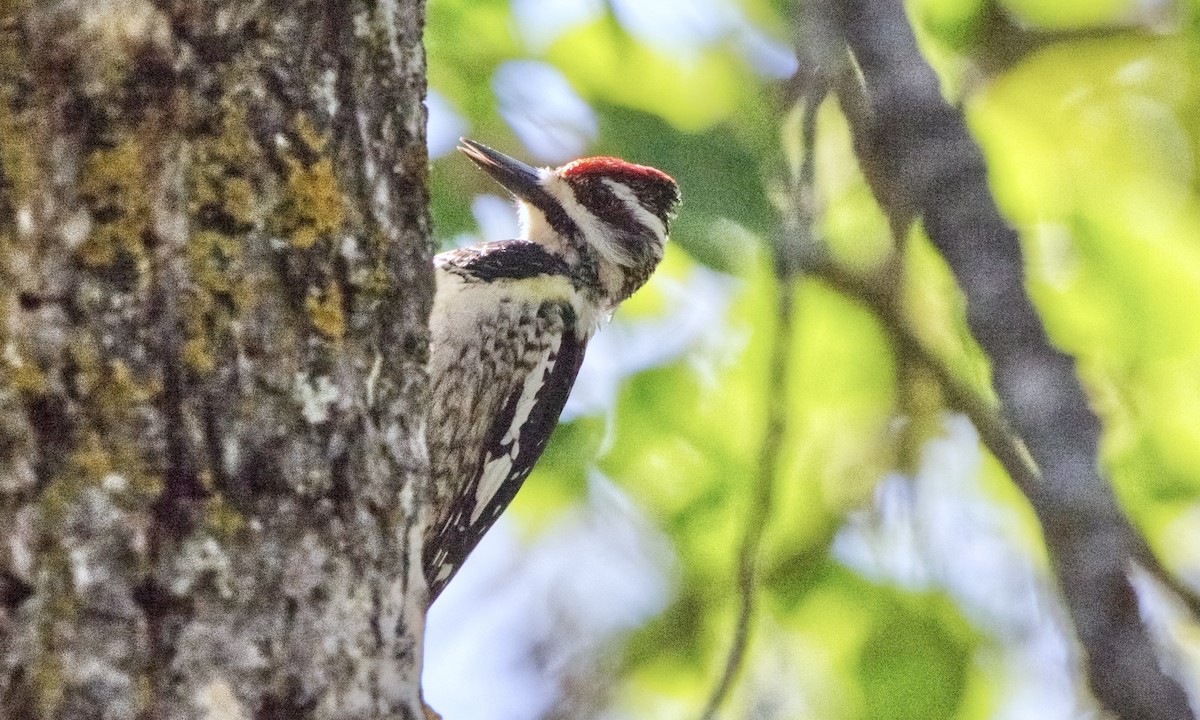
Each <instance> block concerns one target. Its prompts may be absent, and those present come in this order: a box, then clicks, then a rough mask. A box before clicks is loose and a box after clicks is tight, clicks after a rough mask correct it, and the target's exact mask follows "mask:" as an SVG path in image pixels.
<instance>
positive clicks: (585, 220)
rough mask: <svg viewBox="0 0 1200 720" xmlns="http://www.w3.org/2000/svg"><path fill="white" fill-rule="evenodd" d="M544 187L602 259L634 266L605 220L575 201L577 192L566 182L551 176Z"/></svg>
mask: <svg viewBox="0 0 1200 720" xmlns="http://www.w3.org/2000/svg"><path fill="white" fill-rule="evenodd" d="M542 187H544V188H545V189H546V192H548V193H550V194H551V195H553V196H554V199H555V200H558V203H559V204H560V205H561V206H562V208H563V210H564V211H565V212H566V213H567V216H568V217H570V218H571V220H573V221H575V225H576V227H578V228H579V232H581V233H583V240H584V242H586V243H587V244H588V245H590V246H591V247H593V248H595V249H596V252H598V253H600V256H601V257H602V258H604V259H605V260H608V261H609V262H611V263H615V264H617V265H623V266H626V267H628V266H629V265H632V264H633V258H632V257H630V255H629V251H627V250H626V249H625V248H623V247H621V246H620V245H619V244H617V243H615V242H613V241H612V231H611V230H609V228H608V226H607V225H606V224H605V223H604V221H603V220H601V219H600V218H598V217H596V216H595V215H594V214H592V211H591V210H588V209H587V208H586V207H584V206H583V205H581V204H580V203H579V201H578V200H576V199H575V191H574V190H572V189H571V187H570V186H569V185H567V182H566V181H565V180H563V179H561V178H559V177H557V176H555V175H553V174H551V175H550V177H548V178H544V179H543V180H542Z"/></svg>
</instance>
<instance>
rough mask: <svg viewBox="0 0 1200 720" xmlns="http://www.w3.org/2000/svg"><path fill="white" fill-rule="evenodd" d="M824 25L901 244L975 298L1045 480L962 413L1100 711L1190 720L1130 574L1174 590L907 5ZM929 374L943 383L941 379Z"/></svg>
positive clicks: (808, 6)
mask: <svg viewBox="0 0 1200 720" xmlns="http://www.w3.org/2000/svg"><path fill="white" fill-rule="evenodd" d="M824 5H825V3H821V2H818V3H803V4H802V8H804V9H803V10H802V12H803V13H805V14H808V15H810V16H811V15H813V14H814V10H813V9H812V8H814V7H817V8H820V7H821V6H824ZM821 16H822V14H821V12H820V11H819V9H818V11H816V17H818V18H820V17H821ZM830 19H831V20H832V22H830V21H829V20H830ZM825 20H826V21H825V22H824V24H821V25H813V24H811V23H810V24H808V25H806V30H808V32H806V33H805V34H804V37H803V40H802V42H805V43H816V44H820V45H828V46H831V47H833V48H835V49H836V48H840V47H841V45H842V40H841V39H840V38H844V39H845V43H846V44H848V46H849V48H850V50H851V52H852V54H853V57H854V60H855V62H856V63H857V68H858V70H859V71H861V78H862V82H863V84H864V85H865V93H861V94H852V93H847V91H846V90H847V87H846V85H845V79H846V77H845V76H843V77H842V78H841V81H840V82H839V99H842V101H843V106H844V109H846V110H847V116H848V118H849V119H850V122H851V127H852V132H853V136H854V147H855V151H856V153H857V155H858V157H859V161H860V164H861V166H862V169H863V173H864V175H865V176H866V177H867V179H868V183H869V184H870V185H871V188H872V190H873V192H874V193H875V195H876V198H877V200H878V201H879V203H880V205H881V206H882V207H883V209H884V210H885V212H887V213H888V215H889V217H890V219H891V221H892V225H893V231H894V232H895V231H898V230H901V229H903V228H904V227H907V225H908V224H909V223H910V222H911V221H912V220H913V219H916V218H917V217H919V218H921V219H922V220H923V222H924V226H925V229H926V231H927V233H928V235H929V237H930V239H931V240H932V241H933V243H934V244H935V246H936V247H937V248H938V250H939V251H940V252H941V253H942V255H943V256H944V257H945V258H946V260H947V262H948V263H949V265H950V267H951V269H952V271H953V272H954V275H955V276H956V278H957V279H958V281H959V284H960V286H961V287H962V289H963V292H964V294H965V296H966V298H967V314H968V323H969V325H970V327H971V330H972V332H973V334H974V335H975V337H976V339H977V341H978V342H979V344H980V346H981V347H982V349H983V350H984V352H985V353H986V354H987V355H988V357H989V358H990V360H991V363H992V370H993V382H994V384H995V386H996V389H997V392H998V394H999V396H1000V398H1001V401H1002V403H1003V405H1004V409H1005V413H1006V415H1007V417H1008V418H1009V419H1010V420H1011V423H1012V426H1013V427H1014V428H1015V430H1016V432H1017V434H1018V435H1019V437H1020V438H1022V439H1023V440H1024V441H1025V443H1026V444H1027V446H1028V448H1029V451H1030V454H1031V455H1032V457H1033V459H1034V461H1035V462H1036V463H1037V467H1039V468H1040V469H1041V479H1038V477H1037V474H1036V473H1034V472H1032V470H1031V468H1028V467H1026V463H1024V462H1021V461H1020V460H1019V458H1018V457H1017V455H1018V454H1019V453H1017V452H1015V451H1013V450H1011V449H1010V448H1011V446H1013V445H1014V444H1015V441H1005V440H1003V438H1002V436H1004V435H1007V434H1008V432H1007V428H1006V427H1005V423H1004V422H1003V420H999V419H996V420H993V419H991V418H990V415H989V414H987V413H984V414H981V413H980V412H978V410H979V409H978V408H976V412H974V413H970V412H969V413H968V414H969V415H972V419H973V420H974V421H976V425H977V428H978V429H979V430H980V433H981V435H983V436H984V440H985V442H987V444H988V446H989V448H990V449H992V451H993V452H994V453H997V457H998V458H999V459H1000V460H1001V462H1002V463H1004V465H1005V467H1006V468H1007V469H1008V470H1009V472H1010V473H1013V472H1014V471H1016V472H1015V474H1014V475H1013V480H1014V482H1017V483H1018V484H1019V485H1020V486H1021V488H1022V490H1024V492H1025V493H1026V495H1027V497H1028V498H1029V501H1030V503H1031V505H1032V507H1033V509H1034V511H1035V513H1036V514H1037V517H1038V519H1039V521H1040V522H1041V525H1042V528H1043V532H1044V535H1045V539H1046V543H1047V548H1048V550H1049V553H1050V557H1051V562H1052V565H1053V567H1054V570H1055V572H1056V573H1057V575H1058V580H1059V585H1060V588H1061V590H1062V593H1063V596H1064V599H1065V601H1066V607H1067V609H1068V612H1069V614H1070V616H1071V618H1072V620H1073V622H1074V625H1075V628H1076V631H1077V633H1078V636H1079V639H1080V641H1081V643H1082V645H1083V647H1084V649H1085V651H1086V666H1087V674H1088V680H1089V683H1090V686H1091V688H1092V690H1093V692H1094V694H1095V696H1096V698H1097V699H1098V700H1099V701H1100V702H1101V703H1102V704H1103V705H1104V707H1105V708H1107V709H1108V710H1110V711H1112V712H1115V713H1116V714H1117V715H1118V716H1120V717H1124V718H1141V717H1156V718H1188V717H1191V713H1190V711H1189V708H1188V702H1187V698H1186V696H1185V694H1184V693H1183V691H1182V690H1181V688H1180V687H1179V686H1178V685H1177V684H1176V683H1175V682H1174V681H1173V680H1172V679H1171V678H1169V677H1168V676H1167V675H1166V674H1165V673H1164V672H1162V671H1161V669H1160V666H1159V662H1158V661H1157V659H1156V657H1155V652H1154V644H1153V641H1152V639H1151V637H1150V635H1149V633H1148V632H1147V630H1146V628H1145V627H1144V626H1143V625H1142V623H1141V622H1140V618H1139V615H1138V602H1137V597H1136V595H1135V593H1134V590H1133V588H1132V586H1131V585H1130V583H1129V579H1128V576H1127V571H1128V569H1129V567H1130V563H1136V564H1138V565H1141V566H1143V567H1147V568H1153V569H1154V570H1155V574H1156V575H1157V576H1158V577H1159V578H1160V579H1162V580H1163V581H1165V582H1167V583H1168V584H1170V585H1171V586H1173V587H1175V588H1176V589H1177V590H1178V589H1179V586H1178V584H1177V583H1175V582H1174V581H1173V580H1172V579H1171V578H1170V577H1169V576H1168V575H1167V574H1166V573H1164V572H1163V571H1162V570H1161V568H1160V567H1159V565H1158V563H1157V561H1156V559H1155V558H1154V557H1153V555H1152V554H1151V553H1150V551H1149V549H1148V547H1147V546H1146V544H1145V542H1144V540H1143V539H1142V537H1141V536H1140V535H1139V534H1138V533H1137V531H1136V530H1135V529H1134V528H1133V527H1132V526H1131V525H1130V524H1129V522H1128V520H1127V519H1126V518H1125V516H1124V515H1123V514H1122V512H1121V510H1120V508H1119V507H1118V505H1117V502H1116V498H1115V496H1114V494H1113V492H1112V488H1111V487H1110V485H1109V484H1108V483H1107V482H1106V481H1105V479H1104V478H1102V477H1101V475H1100V473H1099V469H1098V465H1097V449H1098V443H1099V433H1100V423H1099V421H1098V419H1097V418H1096V416H1095V415H1094V413H1093V412H1092V411H1091V410H1090V408H1089V406H1088V403H1087V397H1086V395H1085V394H1084V391H1083V388H1082V385H1081V384H1080V381H1079V379H1078V377H1077V376H1076V374H1075V364H1074V361H1073V359H1072V358H1070V357H1069V356H1067V355H1065V354H1063V353H1061V352H1059V351H1058V350H1057V349H1055V348H1054V347H1053V346H1052V345H1051V344H1050V342H1049V340H1048V339H1047V337H1046V334H1045V331H1044V328H1043V326H1042V324H1041V321H1040V318H1039V317H1038V315H1037V312H1036V310H1035V308H1034V307H1033V304H1032V303H1031V301H1030V299H1029V297H1028V296H1027V295H1026V293H1025V286H1024V266H1023V259H1022V256H1021V250H1020V245H1019V242H1018V238H1017V235H1016V233H1015V231H1014V230H1013V229H1012V228H1010V227H1009V226H1008V225H1007V223H1006V222H1005V221H1004V219H1003V218H1002V217H1001V215H1000V213H999V211H998V210H997V208H996V205H995V202H994V200H993V199H992V197H991V195H990V192H989V189H988V186H987V174H986V166H985V164H984V161H983V157H982V154H981V153H980V151H979V149H978V147H977V146H976V145H975V143H974V141H973V139H972V138H971V137H970V135H969V134H968V132H967V130H966V127H965V124H964V123H963V120H962V118H961V116H960V114H959V113H957V112H955V111H954V110H952V109H951V108H950V107H948V106H947V105H946V103H945V101H944V100H943V99H942V97H941V95H940V91H939V84H938V81H937V78H936V77H935V76H934V74H933V72H932V70H930V68H929V67H928V65H927V64H926V63H925V61H924V59H923V58H922V57H921V55H920V52H919V51H918V49H917V46H916V42H915V39H914V37H913V35H912V31H911V29H910V28H909V25H908V21H907V18H906V17H905V15H904V8H903V5H902V3H901V2H899V0H841V1H839V2H834V3H832V15H829V16H826V17H825ZM814 28H816V31H815V32H814V31H813V29H814ZM825 55H826V57H828V56H829V55H830V53H829V52H826V53H825ZM826 67H830V66H828V65H827V66H826ZM852 77H855V78H857V74H856V75H854V76H852ZM897 234H898V235H899V233H897ZM819 274H821V275H822V276H823V277H825V279H826V280H827V281H829V282H831V284H834V285H835V286H839V285H840V286H841V287H843V288H844V289H845V290H846V291H848V292H852V293H864V294H862V295H859V296H860V297H862V298H863V299H864V300H865V301H867V302H868V304H871V305H872V307H874V308H875V309H876V310H877V312H881V311H882V312H881V318H882V319H884V320H885V324H889V322H888V318H889V317H890V318H892V319H893V320H899V319H900V318H899V317H897V316H895V315H894V314H893V313H892V310H890V309H889V304H888V303H887V302H883V301H882V300H881V298H885V297H886V294H885V295H880V294H879V293H878V292H871V291H869V290H868V289H867V288H864V287H862V286H861V285H859V284H857V283H855V282H854V281H853V280H852V279H851V278H849V277H847V276H845V275H844V274H842V273H837V272H835V271H834V269H833V268H830V267H828V266H826V267H824V268H821V269H819ZM895 337H896V339H898V340H900V342H901V345H900V349H901V351H906V350H905V348H906V347H907V351H912V352H920V349H919V345H912V346H908V344H907V341H906V340H905V338H907V337H909V335H908V334H907V333H899V334H897V335H896V336H895ZM930 367H931V369H933V370H934V371H935V373H937V368H938V366H937V365H936V364H933V365H931V366H930ZM937 374H938V375H939V378H940V379H941V380H942V382H943V386H944V387H945V388H946V389H947V396H948V398H949V401H950V402H951V403H952V404H954V403H956V402H958V403H962V404H964V405H965V406H967V407H970V406H972V405H973V402H972V401H971V399H970V395H969V394H966V395H964V394H963V393H962V388H958V389H957V390H956V389H955V388H956V387H957V386H956V385H955V384H954V383H953V378H951V377H949V376H948V375H945V374H943V373H937ZM956 398H957V401H956ZM980 423H983V424H982V425H980ZM989 438H990V439H989ZM1185 597H1187V596H1186V595H1185ZM1189 599H1190V600H1191V602H1192V603H1193V605H1194V598H1189Z"/></svg>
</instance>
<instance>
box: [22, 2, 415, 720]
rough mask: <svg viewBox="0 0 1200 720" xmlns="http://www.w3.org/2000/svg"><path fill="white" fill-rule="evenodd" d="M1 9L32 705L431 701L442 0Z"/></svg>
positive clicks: (275, 710) (27, 698) (151, 710)
mask: <svg viewBox="0 0 1200 720" xmlns="http://www.w3.org/2000/svg"><path fill="white" fill-rule="evenodd" d="M0 15H2V25H0V93H2V95H3V97H2V98H0V312H2V321H0V530H2V534H0V717H5V718H39V717H40V718H51V717H53V718H81V719H87V720H92V719H94V718H106V719H107V718H112V719H114V720H115V719H117V718H264V719H266V718H308V717H321V718H334V717H355V718H360V717H361V718H367V717H372V718H374V717H379V718H383V717H387V718H393V717H395V718H405V717H408V718H411V717H418V716H419V712H420V692H419V679H420V656H421V652H420V648H421V636H422V632H423V617H424V610H425V588H424V582H423V580H422V576H421V566H420V558H421V548H420V537H421V531H422V523H423V511H422V508H423V505H424V503H423V497H424V494H425V493H426V492H427V485H428V467H427V465H428V463H427V460H426V453H425V444H424V423H425V420H424V418H425V414H426V406H427V401H426V393H427V390H426V382H425V375H424V370H423V367H424V363H425V356H426V353H427V345H428V336H427V330H426V326H427V322H426V317H427V314H428V309H429V302H430V296H431V293H432V272H431V268H430V263H429V253H430V249H429V241H428V221H427V210H426V206H427V197H426V189H425V188H426V162H427V158H426V152H425V134H424V128H425V112H424V108H423V106H422V104H421V101H422V99H423V96H424V90H425V80H424V78H425V67H424V52H423V49H422V45H421V30H422V24H423V4H422V3H421V2H420V0H379V1H378V2H375V1H374V0H307V1H302V2H292V3H283V2H236V1H234V0H204V1H197V0H157V1H156V2H153V3H152V2H149V1H147V0H60V1H56V2H34V1H32V0H5V2H4V3H3V10H2V11H0Z"/></svg>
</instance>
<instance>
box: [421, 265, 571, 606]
mask: <svg viewBox="0 0 1200 720" xmlns="http://www.w3.org/2000/svg"><path fill="white" fill-rule="evenodd" d="M459 252H460V253H464V252H476V253H477V251H475V250H468V251H459ZM496 254H497V253H495V252H493V253H486V254H483V255H480V254H478V253H477V254H476V255H474V256H469V257H466V258H465V260H466V263H463V260H464V258H463V257H461V256H460V257H456V258H455V259H456V260H458V261H459V262H460V263H462V264H464V265H466V268H465V269H466V270H469V271H470V272H469V273H465V272H460V271H461V270H463V268H461V267H453V268H450V269H449V270H452V271H454V272H449V271H447V270H445V269H443V270H441V271H440V272H442V273H443V274H442V275H441V276H440V277H439V288H438V298H437V300H435V308H434V322H433V323H432V325H433V327H432V332H433V347H432V358H431V366H430V371H431V381H432V384H433V402H432V408H431V418H430V432H429V447H430V463H431V466H432V470H433V475H434V482H435V487H436V488H440V489H447V488H448V489H449V492H448V493H445V496H444V497H442V498H440V499H438V498H435V507H436V508H437V517H438V519H437V521H436V522H435V524H434V525H433V527H432V534H431V535H430V536H429V537H428V538H427V539H426V545H425V573H426V579H427V581H428V582H429V586H430V593H431V598H433V597H437V595H438V593H440V592H441V589H442V588H443V587H444V586H445V585H446V583H447V582H449V580H450V578H451V577H453V575H454V573H455V572H457V571H458V569H459V568H460V567H461V566H462V563H463V562H464V561H465V560H466V558H467V555H468V554H470V552H471V551H472V550H473V549H474V548H475V546H476V545H477V544H478V543H479V540H480V539H481V538H482V537H483V534H484V533H485V532H486V531H487V530H488V528H490V527H491V526H492V524H493V523H494V522H495V521H496V518H498V517H499V516H500V513H502V512H503V511H504V509H505V508H506V507H508V504H509V503H510V502H512V499H513V497H514V496H515V495H516V493H517V490H519V489H520V487H521V484H522V483H523V482H524V480H525V478H526V477H527V476H528V475H529V473H530V471H531V470H532V469H533V466H534V463H536V462H537V459H538V458H539V457H540V456H541V454H542V451H543V450H545V448H546V444H547V442H548V441H549V439H550V434H551V432H552V431H553V430H554V426H555V424H556V423H557V422H558V417H559V414H560V413H561V412H562V409H563V405H564V404H565V403H566V401H567V396H568V395H569V394H570V392H571V387H572V385H574V383H575V377H576V375H577V374H578V372H579V366H580V364H581V363H582V362H583V353H584V348H585V346H586V344H587V333H586V332H581V329H580V327H579V322H578V318H577V314H576V311H575V309H574V302H573V297H572V296H573V292H574V291H573V289H572V288H571V287H570V285H569V281H568V280H567V279H566V278H565V276H564V275H563V274H561V273H550V272H538V270H539V268H540V265H538V264H537V263H536V262H533V260H536V259H537V258H533V260H531V257H530V255H529V253H528V251H527V249H526V250H522V251H521V253H520V255H517V254H515V253H514V256H513V257H510V258H507V259H505V258H504V257H495V255H496ZM439 259H440V258H439ZM542 260H545V261H546V262H550V260H548V259H546V258H542ZM518 261H520V262H518ZM554 261H555V262H557V260H556V259H554ZM443 262H444V261H443ZM555 269H557V268H555ZM489 272H492V273H496V274H495V275H492V276H488V275H486V273H489ZM481 273H485V275H483V277H482V278H481ZM438 303H445V304H447V305H450V307H440V308H439V307H437V304H438Z"/></svg>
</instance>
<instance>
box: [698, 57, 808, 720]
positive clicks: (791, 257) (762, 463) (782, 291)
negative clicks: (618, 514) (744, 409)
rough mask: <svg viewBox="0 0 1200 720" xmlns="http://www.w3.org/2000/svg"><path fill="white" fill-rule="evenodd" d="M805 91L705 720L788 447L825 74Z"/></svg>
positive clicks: (738, 663) (753, 584) (739, 626)
mask: <svg viewBox="0 0 1200 720" xmlns="http://www.w3.org/2000/svg"><path fill="white" fill-rule="evenodd" d="M805 87H806V90H805V91H804V92H803V96H802V102H803V112H804V116H803V120H802V125H801V133H802V144H803V151H804V156H803V160H802V163H801V165H800V167H799V169H798V172H797V173H795V174H794V175H793V178H792V188H791V190H792V192H791V194H790V197H791V203H790V206H789V208H788V215H787V217H786V218H785V221H784V227H783V232H782V233H781V234H780V238H779V241H778V244H777V246H776V247H775V257H774V262H775V277H776V286H775V310H776V313H777V319H776V323H775V332H774V342H775V346H774V348H773V349H772V351H771V361H770V362H771V365H770V368H769V370H768V374H767V377H766V384H767V422H766V430H765V432H764V435H763V440H762V445H761V446H760V448H759V455H758V473H757V477H756V479H755V484H754V496H753V498H752V503H753V504H752V505H751V507H750V512H749V513H748V515H747V520H746V533H745V535H744V536H743V538H742V544H741V547H740V549H739V550H738V558H737V563H738V569H737V573H738V575H737V581H738V594H739V597H738V602H739V605H738V615H737V620H736V624H735V627H734V633H733V640H732V642H731V645H730V648H729V652H728V654H727V655H726V658H725V666H724V669H723V671H722V673H721V677H720V679H719V680H718V681H717V684H716V686H715V687H714V688H713V690H712V693H711V694H710V695H709V698H708V702H707V703H706V704H705V707H704V711H703V713H702V714H701V718H702V720H710V719H711V718H713V717H714V716H715V715H716V712H717V710H718V709H719V708H720V707H721V705H722V703H724V701H725V699H726V697H727V696H728V695H729V691H730V689H731V688H732V687H733V681H734V680H735V679H736V678H737V675H738V673H739V672H740V670H741V668H742V666H743V664H744V663H745V658H746V650H747V648H748V646H749V641H750V625H751V621H752V619H753V616H754V609H755V602H754V601H755V596H756V594H757V589H758V560H759V549H760V548H761V546H762V539H763V532H764V530H765V529H766V525H767V522H768V520H769V519H770V516H771V507H772V505H773V501H774V487H775V475H776V470H777V468H778V465H779V454H780V452H781V449H782V445H783V434H784V430H785V428H786V424H787V415H788V404H787V403H788V398H787V392H786V390H785V388H786V385H787V372H788V366H789V365H790V364H791V344H792V335H793V327H794V322H793V314H794V310H795V308H794V306H795V302H796V300H795V296H796V271H797V270H798V268H799V266H798V263H797V259H798V258H800V257H803V256H804V255H805V254H806V253H807V250H806V249H807V248H811V247H813V246H815V241H814V239H813V237H812V214H813V213H812V208H813V194H814V189H813V179H814V169H815V165H814V154H815V153H814V146H815V142H816V124H817V110H818V109H819V108H820V106H821V102H822V101H823V100H824V99H825V95H826V88H825V85H824V84H823V83H822V82H820V78H818V77H816V76H813V77H812V78H811V81H810V82H806V83H805Z"/></svg>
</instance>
